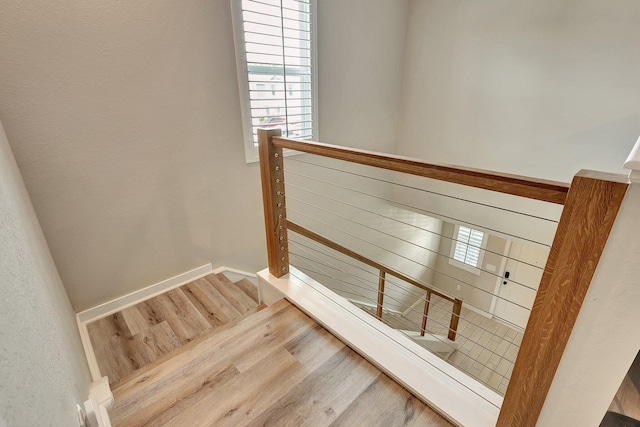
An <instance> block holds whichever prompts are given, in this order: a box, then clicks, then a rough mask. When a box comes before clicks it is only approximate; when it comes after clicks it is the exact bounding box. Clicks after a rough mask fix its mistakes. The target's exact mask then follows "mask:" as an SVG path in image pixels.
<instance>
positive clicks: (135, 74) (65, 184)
mask: <svg viewBox="0 0 640 427" xmlns="http://www.w3.org/2000/svg"><path fill="white" fill-rule="evenodd" d="M319 3H320V4H319V11H318V13H319V21H320V23H321V28H320V31H319V34H320V49H319V55H320V64H321V65H320V68H319V81H320V85H321V87H322V92H321V94H320V106H319V109H320V111H319V113H320V133H321V135H322V136H323V140H326V141H333V142H336V143H345V144H347V145H354V146H369V147H373V148H380V149H385V150H386V151H391V149H392V147H393V146H394V144H395V139H394V137H395V129H396V128H395V127H396V122H397V116H398V111H399V102H400V93H399V90H398V88H399V81H400V78H401V75H402V58H403V52H404V37H405V28H406V9H407V5H408V1H406V0H403V1H401V2H398V1H395V0H376V1H374V2H368V1H364V0H359V1H350V2H341V1H337V0H333V1H329V0H322V1H320V2H319ZM365 5H366V7H364V6H365ZM398 5H400V7H398ZM2 8H3V13H2V14H1V15H0V36H1V38H2V40H3V42H2V44H0V57H2V58H3V66H2V67H1V68H0V99H2V100H3V102H2V104H1V105H0V118H1V119H2V120H3V121H4V123H5V127H6V130H7V133H8V135H9V137H10V141H11V143H12V145H13V148H14V152H15V155H16V158H17V161H18V164H19V166H20V169H21V171H22V173H23V176H24V179H25V183H26V185H27V188H28V190H29V193H30V195H31V198H32V200H33V204H34V207H35V209H36V212H38V215H39V217H40V220H41V223H42V227H43V230H44V232H45V235H46V236H47V240H48V242H49V245H50V247H51V251H52V253H53V255H54V259H55V261H56V264H57V265H58V269H59V271H60V274H61V276H62V278H63V281H64V283H65V286H66V288H67V291H68V293H69V296H70V298H71V301H72V303H73V306H74V308H75V309H76V310H82V309H85V308H87V307H90V306H94V305H97V304H99V303H102V302H105V301H107V300H110V299H113V298H114V297H117V296H120V295H123V294H126V293H129V292H132V291H134V290H136V289H139V288H142V287H144V286H148V285H150V284H152V283H156V282H158V281H161V280H164V279H166V278H167V277H171V276H174V275H176V274H178V273H181V272H184V271H187V270H190V269H192V268H194V267H196V266H200V265H203V264H205V263H208V262H212V263H213V264H214V265H229V266H233V267H235V268H239V269H243V270H248V271H257V270H258V269H261V268H263V267H264V266H265V265H266V256H265V248H264V235H263V220H262V206H261V194H260V182H259V173H258V166H257V164H252V165H247V164H245V162H244V152H243V145H242V128H241V124H240V108H239V101H238V93H237V78H236V69H235V56H234V55H235V52H234V48H233V33H232V27H231V15H230V9H229V1H228V0H213V1H207V2H203V1H197V0H187V1H181V2H175V1H169V0H160V1H154V2H143V3H140V2H124V3H113V2H107V3H105V2H102V1H96V0H91V1H83V2H75V1H71V0H62V1H56V2H50V1H46V0H35V1H31V2H28V3H25V2H23V1H20V0H9V1H6V2H4V3H3V6H2ZM363 11H364V12H363ZM347 41H350V43H346V42H347ZM381 60H383V61H384V63H383V64H382V65H380V61H381ZM372 86H375V87H376V88H377V89H376V90H375V91H371V90H370V89H371V87H372ZM325 138H326V139H325Z"/></svg>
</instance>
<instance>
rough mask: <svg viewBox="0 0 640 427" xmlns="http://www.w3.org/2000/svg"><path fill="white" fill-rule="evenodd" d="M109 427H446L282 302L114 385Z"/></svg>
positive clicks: (427, 409) (312, 322)
mask: <svg viewBox="0 0 640 427" xmlns="http://www.w3.org/2000/svg"><path fill="white" fill-rule="evenodd" d="M113 387H114V390H113V392H114V397H115V401H116V403H115V405H114V407H113V408H112V409H111V410H110V415H111V419H112V422H113V425H114V426H116V427H117V426H213V425H215V426H299V425H309V426H450V425H451V424H450V423H449V422H448V421H446V420H445V419H443V418H442V417H441V416H440V415H438V414H436V413H435V412H434V411H433V410H431V409H430V408H429V407H427V406H426V405H425V404H423V403H422V402H421V401H419V400H418V399H417V398H416V397H414V396H413V395H412V394H411V393H409V392H408V391H406V390H405V389H403V388H402V387H400V386H399V385H398V384H396V383H395V382H394V381H393V380H391V379H390V378H389V377H387V376H386V375H385V374H384V373H382V372H381V371H379V370H378V369H377V368H375V367H374V366H373V365H371V364H370V363H369V362H367V361H366V360H365V359H363V358H362V357H360V356H359V355H358V354H356V353H355V352H354V351H352V350H351V349H350V348H349V347H347V346H345V345H344V344H343V343H342V342H341V341H339V340H338V339H337V338H335V337H334V336H333V335H331V334H330V333H328V332H327V331H326V330H324V329H323V328H322V327H321V326H320V325H318V324H317V323H315V322H314V321H313V320H312V319H310V318H309V317H307V316H306V315H305V314H304V313H302V312H301V311H300V310H298V309H297V308H295V307H294V306H293V305H291V304H290V303H289V302H287V301H286V300H281V301H279V302H277V303H275V304H274V305H272V306H269V307H267V308H265V309H263V310H261V311H259V312H257V313H255V314H253V315H251V316H249V317H246V318H243V319H241V320H239V321H238V322H237V323H236V324H234V325H232V326H229V327H226V328H223V330H222V331H220V332H218V333H214V332H210V333H208V334H205V335H204V336H203V337H201V338H199V339H198V340H196V341H194V342H190V343H187V344H185V345H183V346H182V347H181V348H179V349H177V350H175V351H174V352H173V353H171V354H170V355H167V356H163V357H161V358H159V359H158V360H156V361H155V362H153V363H151V364H148V365H147V366H145V367H143V368H141V369H139V370H138V371H136V372H134V373H133V374H130V375H129V376H127V377H126V378H123V379H122V380H121V381H119V382H118V383H115V384H114V385H113Z"/></svg>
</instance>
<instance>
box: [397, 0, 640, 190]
mask: <svg viewBox="0 0 640 427" xmlns="http://www.w3.org/2000/svg"><path fill="white" fill-rule="evenodd" d="M639 14H640V2H638V1H636V0H612V1H603V0H584V1H575V0H560V1H557V0H540V1H529V2H514V1H510V0H489V1H471V2H469V1H466V2H461V1H450V0H429V1H423V0H416V1H412V2H410V9H409V25H408V30H407V31H408V33H407V42H406V43H407V45H406V61H405V66H404V83H403V84H404V86H403V87H404V89H403V110H402V115H401V117H402V120H401V123H400V127H399V129H398V130H399V132H400V134H401V137H400V141H399V144H398V152H399V153H400V154H404V155H410V156H416V157H421V158H426V159H429V160H430V161H438V162H444V163H453V164H461V165H466V166H475V167H480V168H484V169H491V170H498V171H505V172H512V173H517V174H522V175H530V176H539V177H543V178H547V179H556V180H562V181H567V182H568V181H570V179H571V177H572V176H573V175H574V174H575V173H576V172H577V171H578V170H579V169H583V168H585V169H595V170H603V171H611V172H621V165H622V163H623V162H624V159H625V158H626V156H627V154H628V153H629V150H630V149H631V147H632V145H633V143H634V142H635V140H636V138H637V137H638V134H640V107H639V105H640V104H639V103H638V99H640V83H639V81H638V75H639V74H640V44H638V42H637V41H638V40H639V39H640V26H638V16H639Z"/></svg>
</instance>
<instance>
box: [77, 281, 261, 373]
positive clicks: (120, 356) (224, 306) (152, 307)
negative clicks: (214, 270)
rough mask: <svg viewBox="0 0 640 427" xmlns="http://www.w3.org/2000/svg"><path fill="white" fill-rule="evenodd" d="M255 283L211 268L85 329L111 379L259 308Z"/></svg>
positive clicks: (103, 370) (98, 359) (101, 366)
mask: <svg viewBox="0 0 640 427" xmlns="http://www.w3.org/2000/svg"><path fill="white" fill-rule="evenodd" d="M257 300H258V295H257V291H256V287H255V286H254V285H253V284H251V283H250V282H248V281H247V280H246V279H243V280H242V281H240V282H238V283H233V282H231V281H230V280H229V279H228V278H227V277H226V276H224V275H223V274H217V275H215V274H212V275H209V276H206V277H204V278H202V279H198V280H195V281H193V282H191V283H188V284H186V285H184V286H181V287H180V288H177V289H174V290H171V291H168V292H166V293H163V294H161V295H158V296H157V297H154V298H151V299H149V300H147V301H144V302H142V303H140V304H137V305H135V306H133V307H129V308H127V309H124V310H122V311H120V312H118V313H116V314H113V315H111V316H108V317H105V318H103V319H100V320H97V321H95V322H92V323H89V324H88V325H87V329H88V331H89V337H90V339H91V344H92V346H93V349H94V352H95V354H96V359H97V361H98V366H99V368H100V372H101V373H102V375H106V376H107V377H109V382H110V383H113V382H116V381H118V380H119V379H121V378H123V377H125V376H127V375H129V374H131V373H132V372H134V371H136V370H137V369H139V368H141V367H143V366H145V365H147V364H149V363H151V362H153V361H154V360H156V359H158V358H159V357H160V356H162V355H164V354H167V353H170V352H172V351H174V350H176V349H177V348H179V347H180V346H182V345H184V344H186V343H188V342H190V341H192V340H193V339H195V338H196V337H198V336H200V335H202V334H204V333H206V332H208V331H212V330H215V329H217V328H219V327H221V326H222V325H225V324H228V323H229V322H234V321H237V320H239V319H241V318H243V317H245V316H248V315H250V314H252V313H254V312H256V311H258V303H257Z"/></svg>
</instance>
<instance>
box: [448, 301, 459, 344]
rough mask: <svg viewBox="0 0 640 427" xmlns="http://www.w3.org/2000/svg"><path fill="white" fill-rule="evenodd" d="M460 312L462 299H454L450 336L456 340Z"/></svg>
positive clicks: (452, 339)
mask: <svg viewBox="0 0 640 427" xmlns="http://www.w3.org/2000/svg"><path fill="white" fill-rule="evenodd" d="M460 312H462V300H461V299H458V298H456V299H455V300H454V301H453V309H452V310H451V322H450V323H449V335H448V338H449V339H450V340H451V341H455V340H456V335H457V333H458V322H459V321H460Z"/></svg>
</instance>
